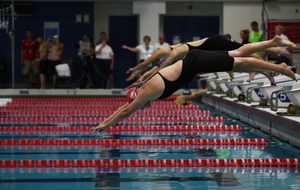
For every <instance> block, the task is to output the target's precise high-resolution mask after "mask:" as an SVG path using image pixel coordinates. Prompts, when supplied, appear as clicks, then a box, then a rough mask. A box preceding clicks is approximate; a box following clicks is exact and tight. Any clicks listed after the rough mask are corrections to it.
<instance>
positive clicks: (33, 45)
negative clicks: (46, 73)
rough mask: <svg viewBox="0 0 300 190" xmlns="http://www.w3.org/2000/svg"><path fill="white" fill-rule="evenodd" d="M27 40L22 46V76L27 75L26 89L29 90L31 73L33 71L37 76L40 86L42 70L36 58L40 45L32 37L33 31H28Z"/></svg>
mask: <svg viewBox="0 0 300 190" xmlns="http://www.w3.org/2000/svg"><path fill="white" fill-rule="evenodd" d="M26 36H27V38H26V39H24V40H23V41H22V45H21V65H22V74H23V75H25V80H26V87H27V88H29V73H30V70H33V74H34V75H36V77H37V81H38V86H39V76H38V75H39V74H40V70H39V67H38V66H37V62H36V58H37V52H38V50H39V43H38V42H37V40H36V39H35V38H33V37H32V31H31V30H30V29H27V30H26Z"/></svg>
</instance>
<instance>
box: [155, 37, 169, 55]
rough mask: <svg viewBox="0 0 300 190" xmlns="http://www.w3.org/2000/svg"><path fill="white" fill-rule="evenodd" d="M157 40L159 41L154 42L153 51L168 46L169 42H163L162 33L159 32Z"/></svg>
mask: <svg viewBox="0 0 300 190" xmlns="http://www.w3.org/2000/svg"><path fill="white" fill-rule="evenodd" d="M158 40H159V42H158V43H156V44H154V52H155V51H157V50H159V49H161V48H164V47H168V46H170V44H169V43H167V42H165V36H164V35H162V34H161V35H160V36H159V38H158Z"/></svg>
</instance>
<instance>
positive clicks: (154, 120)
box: [0, 97, 300, 190]
mask: <svg viewBox="0 0 300 190" xmlns="http://www.w3.org/2000/svg"><path fill="white" fill-rule="evenodd" d="M173 100H174V97H171V98H169V99H167V100H165V101H155V102H154V103H153V108H151V109H145V110H144V111H140V112H138V113H137V114H135V115H134V116H133V117H131V118H130V119H127V120H126V121H125V122H122V123H120V124H118V125H117V126H115V127H114V128H110V130H107V131H105V133H101V134H100V133H99V134H95V135H92V134H90V131H89V130H90V127H91V126H95V125H97V124H98V123H99V120H103V119H104V118H105V117H107V116H108V114H110V113H111V112H112V111H113V110H115V109H116V108H117V107H118V106H120V105H121V104H122V103H124V101H125V100H124V99H122V98H115V99H113V98H110V99H101V101H100V99H95V98H78V99H71V98H70V99H68V98H61V99H59V98H56V99H54V98H49V99H42V98H40V99H39V98H36V99H34V98H32V99H30V98H28V99H21V98H20V99H13V101H12V102H11V103H8V104H6V106H4V107H2V108H1V119H0V125H1V126H0V127H1V130H0V133H1V136H0V137H1V138H0V140H1V146H0V148H1V149H0V154H1V160H2V161H3V160H10V161H11V160H15V161H16V164H17V165H15V166H13V164H12V165H10V166H9V164H8V163H6V162H5V164H8V165H5V164H4V162H2V161H1V167H0V176H1V186H0V189H54V188H55V189H71V188H72V189H74V190H75V189H142V188H143V189H199V188H203V189H298V188H300V178H299V177H300V175H299V173H298V167H282V166H279V167H278V166H273V167H269V166H267V167H266V166H261V167H252V165H251V163H252V162H251V161H253V162H255V160H251V159H264V160H263V161H264V163H266V162H267V161H266V160H267V159H276V158H279V159H282V160H281V162H283V159H285V158H299V157H300V156H299V154H297V152H296V151H292V148H291V147H289V146H288V145H285V144H284V143H281V142H280V141H278V140H276V139H270V138H269V137H268V136H267V135H265V134H263V133H261V132H260V131H257V130H256V129H254V128H251V127H249V126H247V125H246V124H244V123H241V122H239V121H236V120H234V119H232V118H230V117H228V116H226V115H224V114H222V113H220V112H218V111H217V110H214V109H212V108H210V107H207V106H205V105H203V104H199V106H193V107H189V108H188V107H175V106H173V105H172V102H173ZM54 102H55V104H54ZM74 102H76V104H75V103H74ZM191 126H193V127H191ZM219 126H223V127H219ZM125 127H126V128H125ZM239 127H240V128H241V129H242V130H240V128H239ZM124 129H126V130H124ZM186 139H191V140H190V141H187V140H186ZM219 139H223V141H222V140H221V141H220V140H219ZM234 139H238V140H234ZM253 139H256V140H253ZM261 139H265V141H266V142H267V143H264V141H262V140H261ZM97 140H99V141H97ZM254 142H256V143H254ZM230 143H231V144H230ZM172 159H174V160H172ZM181 159H183V160H181ZM224 159H225V160H226V159H228V161H230V163H234V161H236V160H235V159H239V160H240V161H241V159H246V160H244V161H245V163H246V164H248V165H247V166H246V167H240V166H230V165H226V164H224V163H223V162H222V163H223V164H220V166H219V165H218V163H219V162H220V160H224ZM249 159H250V160H249ZM41 160H42V161H44V160H48V161H51V164H52V165H51V166H50V165H47V164H46V165H45V163H44V162H42V161H41ZM61 160H63V162H61ZM91 160H93V161H91ZM99 161H100V162H102V163H103V162H105V167H104V166H98V165H99V164H100V165H101V163H100V162H99ZM242 161H243V160H242ZM92 162H97V163H98V164H96V165H97V166H95V165H93V164H92ZM200 162H201V164H202V165H201V164H200ZM147 163H148V165H147ZM149 163H151V164H149ZM220 163H221V162H220ZM30 164H36V165H35V166H34V165H33V166H31V165H30ZM39 164H41V165H39ZM88 164H90V165H88ZM139 164H142V165H139ZM143 164H144V165H143ZM249 164H250V166H249ZM253 164H254V163H253ZM8 166H9V167H8ZM42 166H43V167H42ZM138 166H140V167H138Z"/></svg>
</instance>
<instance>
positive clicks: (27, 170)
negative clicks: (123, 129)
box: [1, 166, 299, 174]
mask: <svg viewBox="0 0 300 190" xmlns="http://www.w3.org/2000/svg"><path fill="white" fill-rule="evenodd" d="M16 171H18V172H19V173H34V172H36V173H93V174H95V173H137V172H146V173H147V172H152V173H154V172H155V173H157V172H197V173H211V172H222V173H290V172H295V173H298V172H299V167H98V166H90V167H18V168H15V167H3V168H1V172H2V173H3V172H9V173H14V172H16Z"/></svg>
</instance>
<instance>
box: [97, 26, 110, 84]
mask: <svg viewBox="0 0 300 190" xmlns="http://www.w3.org/2000/svg"><path fill="white" fill-rule="evenodd" d="M103 37H106V33H105V32H101V33H100V40H99V42H98V43H97V45H99V44H101V38H103ZM106 44H107V45H109V46H110V47H111V48H112V45H111V43H110V41H108V40H107V42H106ZM109 82H110V85H111V88H114V75H113V69H112V70H110V74H109Z"/></svg>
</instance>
